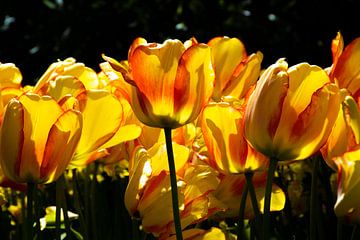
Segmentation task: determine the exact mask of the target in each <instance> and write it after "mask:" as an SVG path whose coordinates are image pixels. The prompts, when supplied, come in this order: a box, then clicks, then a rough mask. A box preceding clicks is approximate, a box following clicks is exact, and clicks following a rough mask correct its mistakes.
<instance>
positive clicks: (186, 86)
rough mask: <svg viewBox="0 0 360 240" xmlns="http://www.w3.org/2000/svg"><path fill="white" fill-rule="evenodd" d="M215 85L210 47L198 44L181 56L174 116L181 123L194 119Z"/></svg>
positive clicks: (177, 75) (176, 82)
mask: <svg viewBox="0 0 360 240" xmlns="http://www.w3.org/2000/svg"><path fill="white" fill-rule="evenodd" d="M213 86H214V70H213V67H212V65H211V54H210V48H209V47H208V46H206V45H204V44H197V45H194V46H192V47H190V48H189V49H187V50H186V51H185V52H184V54H183V55H182V56H181V59H180V62H179V68H178V71H177V74H176V79H175V85H174V112H175V113H176V115H175V116H174V117H175V118H176V120H177V122H178V123H179V124H180V125H184V124H186V123H189V122H192V121H194V120H195V119H196V118H197V116H198V115H199V113H200V111H201V109H202V108H203V107H204V106H205V104H206V103H207V102H208V101H209V99H210V97H211V95H212V93H213Z"/></svg>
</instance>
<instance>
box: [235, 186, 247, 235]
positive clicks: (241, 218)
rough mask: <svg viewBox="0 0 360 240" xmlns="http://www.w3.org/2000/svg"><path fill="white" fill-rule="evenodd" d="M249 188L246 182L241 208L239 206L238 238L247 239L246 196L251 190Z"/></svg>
mask: <svg viewBox="0 0 360 240" xmlns="http://www.w3.org/2000/svg"><path fill="white" fill-rule="evenodd" d="M248 190H249V188H248V185H247V183H246V182H245V184H244V186H243V192H242V195H241V200H240V208H239V221H238V233H237V239H238V240H243V239H245V232H244V228H245V227H244V217H245V207H246V198H247V195H248V192H249V191H248Z"/></svg>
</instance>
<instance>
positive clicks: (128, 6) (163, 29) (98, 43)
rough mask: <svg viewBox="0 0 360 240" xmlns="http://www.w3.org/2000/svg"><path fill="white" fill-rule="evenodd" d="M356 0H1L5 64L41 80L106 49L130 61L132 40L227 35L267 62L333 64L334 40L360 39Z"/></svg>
mask: <svg viewBox="0 0 360 240" xmlns="http://www.w3.org/2000/svg"><path fill="white" fill-rule="evenodd" d="M359 10H360V1H357V0H343V1H331V0H290V1H289V0H270V1H254V0H247V1H227V0H208V1H200V0H183V1H172V0H147V1H141V0H123V1H106V0H34V1H21V0H12V1H1V2H0V62H3V63H5V62H13V63H15V64H16V65H17V66H18V67H19V68H20V70H21V72H22V73H23V77H24V80H23V83H24V84H34V83H35V82H36V81H37V79H38V78H39V77H40V76H41V74H42V73H43V72H45V70H46V69H47V67H48V66H49V65H50V64H51V63H52V62H54V61H56V60H57V59H61V60H63V59H65V58H66V57H70V56H71V57H74V58H75V59H76V60H77V61H78V62H83V63H85V64H86V65H87V66H89V67H91V68H93V69H94V70H96V71H98V70H99V67H98V64H99V63H100V62H102V61H103V60H102V58H101V54H102V53H105V54H106V55H108V56H111V57H114V58H116V59H118V60H120V59H126V57H127V51H128V48H129V46H130V44H131V42H132V41H133V40H134V38H136V37H139V36H141V37H144V38H146V39H147V40H148V41H149V42H163V41H164V40H165V39H166V38H178V39H180V40H182V41H184V40H187V39H189V38H190V37H192V36H194V37H195V38H197V39H198V41H199V42H207V41H208V40H210V39H211V38H212V37H215V36H221V35H226V36H229V37H237V38H239V39H241V40H242V41H243V43H244V44H245V47H246V49H247V52H248V53H249V54H250V53H253V52H255V51H257V50H259V51H261V52H262V53H263V54H264V60H263V64H262V67H263V68H265V67H267V66H268V65H269V64H271V63H273V62H275V61H276V60H277V59H278V58H280V57H286V58H287V60H288V62H289V64H290V65H293V64H297V63H299V62H304V61H306V62H309V63H311V64H316V65H319V66H321V67H327V66H330V65H331V52H330V44H331V40H332V39H333V38H334V37H335V36H336V33H337V31H341V33H342V34H343V36H344V40H345V44H348V43H349V42H350V41H351V40H352V39H354V38H356V37H360V29H359V27H358V25H357V23H358V19H356V18H357V15H358V12H359Z"/></svg>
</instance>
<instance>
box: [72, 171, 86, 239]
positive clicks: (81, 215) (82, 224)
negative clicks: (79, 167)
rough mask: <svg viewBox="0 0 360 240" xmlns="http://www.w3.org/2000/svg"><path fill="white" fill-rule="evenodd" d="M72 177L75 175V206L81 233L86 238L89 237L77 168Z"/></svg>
mask: <svg viewBox="0 0 360 240" xmlns="http://www.w3.org/2000/svg"><path fill="white" fill-rule="evenodd" d="M72 177H73V189H74V206H75V208H76V211H77V213H78V214H79V221H80V229H81V233H82V235H83V236H84V239H89V236H88V232H87V225H86V222H85V217H84V213H83V207H82V204H81V202H82V201H80V194H79V186H78V183H79V180H78V177H77V171H76V169H73V170H72Z"/></svg>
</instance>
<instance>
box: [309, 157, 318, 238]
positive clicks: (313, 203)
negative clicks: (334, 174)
mask: <svg viewBox="0 0 360 240" xmlns="http://www.w3.org/2000/svg"><path fill="white" fill-rule="evenodd" d="M318 168H319V158H318V157H314V158H313V169H312V176H311V193H310V194H311V195H310V240H314V239H316V225H317V223H316V215H317V200H318V198H317V182H318V174H317V172H318Z"/></svg>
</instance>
